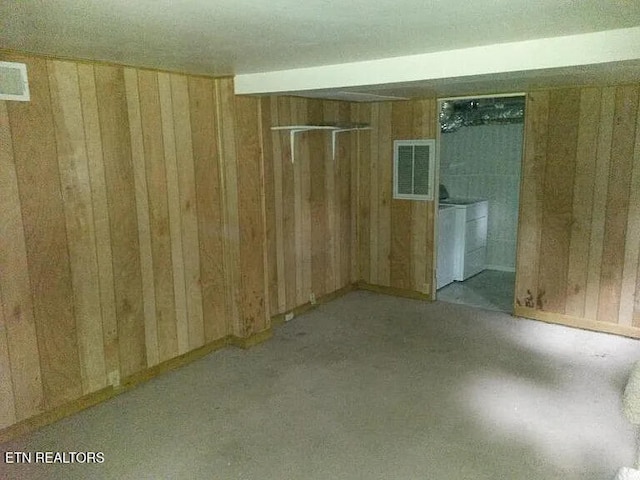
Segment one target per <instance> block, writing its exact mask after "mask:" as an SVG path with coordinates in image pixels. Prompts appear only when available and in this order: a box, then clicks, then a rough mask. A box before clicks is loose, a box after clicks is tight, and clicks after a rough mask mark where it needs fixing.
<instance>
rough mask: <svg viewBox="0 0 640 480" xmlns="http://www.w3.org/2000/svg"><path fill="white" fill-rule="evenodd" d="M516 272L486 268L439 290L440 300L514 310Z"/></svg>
mask: <svg viewBox="0 0 640 480" xmlns="http://www.w3.org/2000/svg"><path fill="white" fill-rule="evenodd" d="M515 284H516V274H515V273H513V272H501V271H498V270H484V271H483V272H480V273H479V274H477V275H475V276H473V277H471V278H468V279H466V280H465V281H464V282H453V283H450V284H449V285H447V286H445V287H442V288H441V289H440V290H438V292H437V297H438V300H442V301H443V302H449V303H458V304H462V305H469V306H472V307H480V308H486V309H488V310H496V311H499V312H507V313H511V312H513V296H514V290H515Z"/></svg>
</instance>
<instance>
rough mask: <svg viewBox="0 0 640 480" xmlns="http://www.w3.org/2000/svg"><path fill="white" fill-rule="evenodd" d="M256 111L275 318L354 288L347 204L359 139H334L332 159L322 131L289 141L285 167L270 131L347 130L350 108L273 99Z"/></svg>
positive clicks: (285, 135) (283, 149)
mask: <svg viewBox="0 0 640 480" xmlns="http://www.w3.org/2000/svg"><path fill="white" fill-rule="evenodd" d="M261 106H262V119H263V121H262V125H263V131H262V138H263V149H264V156H265V172H266V177H265V196H266V205H267V208H266V218H267V246H268V247H267V248H268V258H269V262H268V266H269V271H268V278H269V281H268V284H269V286H270V289H269V303H270V305H271V314H272V315H276V314H279V313H284V312H288V311H290V310H292V309H294V308H296V307H298V306H301V305H304V304H306V303H308V302H309V301H310V298H311V297H310V296H311V294H313V295H315V297H316V298H318V297H321V296H324V295H327V294H329V293H332V292H335V291H336V290H339V289H341V288H343V287H345V286H347V285H350V284H352V283H353V282H355V281H356V260H355V259H356V258H357V254H356V248H357V244H356V228H355V225H356V218H355V215H356V212H355V209H354V208H353V205H354V201H353V199H354V198H355V195H356V191H357V190H356V189H357V185H356V173H355V169H356V166H357V162H356V160H355V157H356V155H357V142H358V138H359V137H358V136H359V135H361V134H362V133H357V132H349V133H346V132H345V133H340V134H338V136H337V145H336V155H335V159H334V158H333V156H332V148H331V133H330V132H328V131H326V130H325V131H310V132H304V133H300V134H297V135H296V140H295V147H294V148H295V152H294V153H295V162H294V163H292V162H291V148H290V141H289V132H288V131H272V130H271V129H270V127H271V126H278V125H303V124H330V123H349V122H350V121H351V108H352V107H351V105H350V104H349V103H346V102H333V101H321V100H309V99H304V98H296V97H273V98H264V99H262V101H261Z"/></svg>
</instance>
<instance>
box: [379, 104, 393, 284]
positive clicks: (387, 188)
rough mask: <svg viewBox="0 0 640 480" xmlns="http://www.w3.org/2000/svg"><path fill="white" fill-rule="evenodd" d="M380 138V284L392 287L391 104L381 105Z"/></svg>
mask: <svg viewBox="0 0 640 480" xmlns="http://www.w3.org/2000/svg"><path fill="white" fill-rule="evenodd" d="M378 121H379V125H380V126H379V137H378V182H379V183H378V192H379V193H378V260H377V261H378V284H379V285H384V286H392V285H391V228H392V226H391V197H392V188H393V183H392V182H393V161H392V159H393V141H392V138H391V135H392V134H391V102H383V103H381V104H380V116H379V119H378Z"/></svg>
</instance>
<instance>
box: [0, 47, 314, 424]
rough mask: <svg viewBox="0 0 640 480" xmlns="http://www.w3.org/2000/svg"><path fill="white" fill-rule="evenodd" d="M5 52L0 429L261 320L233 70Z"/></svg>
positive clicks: (258, 115)
mask: <svg viewBox="0 0 640 480" xmlns="http://www.w3.org/2000/svg"><path fill="white" fill-rule="evenodd" d="M2 59H3V60H4V59H7V60H16V61H23V62H25V63H27V68H28V71H29V76H30V84H31V90H32V92H31V93H32V99H31V102H25V103H22V102H11V103H7V102H0V188H1V189H2V195H0V212H2V215H0V270H1V271H2V275H0V407H1V408H0V410H1V413H0V429H2V428H4V427H10V426H11V425H12V424H13V423H15V422H17V421H18V422H19V421H22V420H26V421H29V422H32V421H34V419H33V418H31V417H34V416H35V415H38V414H40V413H44V414H45V415H47V416H48V417H47V418H50V417H51V410H52V409H55V411H65V412H68V411H72V410H73V408H74V407H73V405H79V406H82V405H83V404H86V402H87V401H91V400H88V399H91V398H98V397H100V398H105V397H104V396H105V395H106V394H107V393H105V392H109V390H106V389H104V387H106V386H107V385H108V384H113V385H116V386H117V385H119V384H120V383H121V382H123V381H124V382H127V383H130V382H135V381H136V379H139V378H143V377H145V376H149V375H153V374H154V372H158V371H162V369H163V368H164V366H166V365H172V364H173V363H172V362H175V361H176V358H177V356H179V355H181V354H187V357H188V353H190V352H194V351H195V352H197V351H202V349H207V348H209V346H211V348H216V346H219V345H221V344H225V343H226V342H227V337H228V335H230V334H235V335H237V336H241V337H245V338H246V337H249V338H248V339H247V341H248V342H251V341H254V340H251V338H254V339H255V338H267V335H265V334H264V333H263V332H264V331H265V330H267V329H268V328H269V326H270V322H269V317H268V312H269V309H270V302H269V301H268V299H267V294H266V292H267V288H268V287H267V283H268V282H269V277H268V276H267V274H266V272H267V264H266V257H267V242H266V238H267V233H266V225H265V218H266V210H267V208H266V204H265V197H264V193H265V191H266V190H265V188H266V184H265V179H266V178H267V170H266V168H265V163H264V156H263V149H262V143H263V141H264V138H263V132H264V129H265V127H264V125H263V123H264V122H265V119H266V122H267V123H269V116H268V115H269V112H266V113H265V112H262V110H261V105H260V102H259V101H258V100H257V99H238V100H236V98H235V97H234V95H233V82H232V81H231V80H230V79H218V80H216V79H211V78H205V77H195V76H192V77H190V76H185V75H178V74H171V73H165V72H157V71H150V70H141V69H136V68H132V67H126V68H124V67H120V66H111V65H106V64H99V65H98V64H91V63H86V62H83V63H78V62H73V61H68V60H65V61H59V60H55V59H46V60H44V59H39V58H35V57H17V56H16V57H11V58H9V57H8V56H5V55H3V56H2ZM238 122H241V123H240V124H239V125H238ZM267 128H268V127H267ZM272 173H273V170H270V171H269V174H272ZM309 225H310V224H309ZM309 281H310V280H309ZM294 291H295V286H294ZM254 334H256V335H258V336H256V337H252V336H253V335H254ZM205 344H206V345H205ZM187 357H180V358H187ZM165 361H166V362H168V363H164V364H162V363H163V362H165ZM158 364H161V365H158ZM150 367H153V368H152V369H150ZM96 395H97V397H96ZM80 408H81V407H80ZM58 409H60V410H58Z"/></svg>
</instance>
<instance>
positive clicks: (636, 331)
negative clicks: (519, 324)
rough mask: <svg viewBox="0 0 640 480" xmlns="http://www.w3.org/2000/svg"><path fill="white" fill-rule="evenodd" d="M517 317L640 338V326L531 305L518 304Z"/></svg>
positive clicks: (516, 308) (514, 312)
mask: <svg viewBox="0 0 640 480" xmlns="http://www.w3.org/2000/svg"><path fill="white" fill-rule="evenodd" d="M513 315H514V316H516V317H524V318H530V319H532V320H539V321H541V322H545V323H555V324H558V325H564V326H567V327H574V328H580V329H582V330H590V331H594V332H600V333H612V334H615V335H622V336H623V337H630V338H640V328H637V327H630V326H628V325H618V324H617V323H609V322H598V321H596V320H588V319H585V318H579V317H573V316H571V315H565V314H563V313H553V312H545V311H543V310H536V309H535V308H530V307H521V306H518V305H516V307H515V308H514V310H513Z"/></svg>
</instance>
